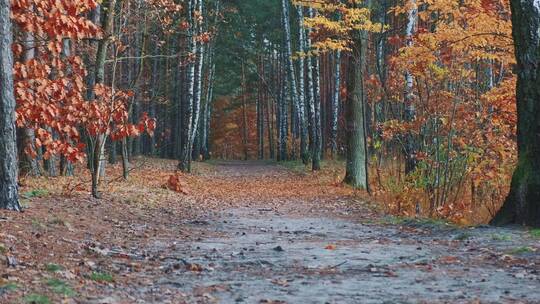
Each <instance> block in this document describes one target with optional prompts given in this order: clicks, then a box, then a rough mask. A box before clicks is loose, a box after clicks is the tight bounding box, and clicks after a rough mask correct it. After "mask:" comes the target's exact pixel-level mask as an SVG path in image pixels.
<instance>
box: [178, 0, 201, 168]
mask: <svg viewBox="0 0 540 304" xmlns="http://www.w3.org/2000/svg"><path fill="white" fill-rule="evenodd" d="M202 9H203V6H202V0H198V1H197V0H191V1H190V2H189V8H188V13H189V20H190V23H191V27H192V29H190V31H189V35H190V37H189V38H188V39H189V43H190V46H189V48H190V51H191V52H192V53H193V54H195V57H196V62H194V63H190V64H189V67H188V75H187V77H188V93H187V96H186V103H185V105H186V107H185V108H184V110H185V116H184V120H185V121H184V143H183V145H182V146H183V147H182V153H181V159H180V163H179V164H178V168H179V169H180V170H182V171H183V172H191V154H192V149H193V143H194V141H195V135H196V132H197V126H198V123H199V115H200V105H201V103H200V98H201V79H202V75H201V74H202V67H203V51H204V47H203V45H202V43H198V42H197V39H196V36H197V35H198V34H200V25H199V21H198V20H197V18H196V11H197V10H198V11H199V12H198V13H199V14H200V15H201V16H202Z"/></svg>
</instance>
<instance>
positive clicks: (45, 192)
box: [22, 189, 49, 198]
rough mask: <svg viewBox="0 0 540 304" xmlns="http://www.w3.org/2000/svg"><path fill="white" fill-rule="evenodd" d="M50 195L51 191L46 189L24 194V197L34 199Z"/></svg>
mask: <svg viewBox="0 0 540 304" xmlns="http://www.w3.org/2000/svg"><path fill="white" fill-rule="evenodd" d="M47 195H49V191H48V190H45V189H34V190H30V191H26V192H24V193H23V194H22V197H24V198H34V197H44V196H47Z"/></svg>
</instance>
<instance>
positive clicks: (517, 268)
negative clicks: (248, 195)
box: [156, 162, 540, 303]
mask: <svg viewBox="0 0 540 304" xmlns="http://www.w3.org/2000/svg"><path fill="white" fill-rule="evenodd" d="M216 166H217V168H216V172H219V173H218V174H216V175H215V177H216V178H220V177H226V178H229V179H230V178H233V179H238V180H239V181H241V180H244V179H246V178H248V179H253V178H259V177H261V176H279V174H282V173H283V169H280V168H279V167H275V166H273V165H268V164H264V163H243V162H228V163H218V164H217V165H216ZM258 190H260V189H256V188H254V189H250V190H248V191H254V192H256V191H258ZM304 203H306V204H309V202H304ZM263 205H264V204H263ZM263 205H262V206H263ZM291 208H292V209H294V208H295V206H290V205H287V204H285V205H280V206H279V207H277V208H273V209H272V208H264V207H259V208H254V207H251V208H238V207H236V208H233V209H228V210H226V211H223V212H220V213H218V214H217V215H215V216H210V217H208V218H204V219H201V220H199V221H196V222H189V223H187V224H188V225H191V226H197V227H198V228H199V229H203V230H207V231H208V235H212V236H210V237H203V238H200V239H199V240H197V241H194V242H192V243H189V244H187V246H183V247H182V249H181V250H179V251H178V252H177V256H175V257H170V260H169V263H170V265H169V266H170V267H172V269H173V270H172V271H171V273H169V274H167V275H166V276H164V277H162V278H160V280H159V281H158V282H156V284H157V285H160V286H168V288H178V289H180V290H182V292H183V293H185V295H186V300H187V302H218V303H233V302H237V303H266V302H269V303H272V301H274V302H275V303H282V302H283V303H419V302H424V303H459V302H462V303H474V302H475V301H477V300H478V301H481V302H482V303H501V302H507V303H526V302H530V303H540V292H538V289H539V288H540V280H539V278H540V277H539V273H538V270H539V265H540V264H539V261H540V259H539V256H538V252H537V251H535V250H537V249H538V245H539V244H538V241H535V240H534V239H532V238H529V237H527V234H526V233H525V232H523V231H519V230H509V229H494V228H487V227H486V228H477V229H467V230H462V229H457V228H453V227H450V226H447V225H443V224H440V223H439V224H438V223H429V222H410V223H386V224H385V222H388V221H385V220H384V219H366V218H364V219H362V218H360V219H358V220H351V219H348V220H345V219H341V218H336V217H333V216H320V215H317V216H312V215H303V216H298V215H299V214H301V212H302V211H301V210H299V212H297V213H294V212H293V213H292V214H293V215H289V213H290V209H291ZM298 208H301V207H300V206H298ZM216 235H217V236H216ZM511 253H513V254H511ZM178 263H180V264H182V265H181V266H178ZM184 264H187V265H188V267H194V268H197V269H196V270H197V271H191V272H187V273H186V272H185V270H184ZM175 267H176V268H179V269H180V270H179V271H174V269H175Z"/></svg>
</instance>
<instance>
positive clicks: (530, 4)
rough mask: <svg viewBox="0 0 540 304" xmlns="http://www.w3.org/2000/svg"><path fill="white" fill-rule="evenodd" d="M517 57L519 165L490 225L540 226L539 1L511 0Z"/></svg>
mask: <svg viewBox="0 0 540 304" xmlns="http://www.w3.org/2000/svg"><path fill="white" fill-rule="evenodd" d="M510 5H511V9H512V25H513V30H512V35H513V37H514V45H515V54H516V59H517V69H516V70H517V77H518V81H517V90H516V98H517V111H518V123H517V130H518V131H517V133H518V134H517V145H518V164H517V168H516V170H515V172H514V175H513V177H512V183H511V186H510V193H509V194H508V197H507V198H506V201H505V202H504V205H503V207H502V208H501V210H500V211H499V212H498V213H497V215H496V216H495V218H494V219H493V220H492V221H491V223H492V224H496V225H504V224H524V225H530V226H534V227H540V32H539V28H540V4H539V3H538V0H512V1H510Z"/></svg>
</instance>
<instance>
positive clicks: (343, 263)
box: [328, 261, 348, 269]
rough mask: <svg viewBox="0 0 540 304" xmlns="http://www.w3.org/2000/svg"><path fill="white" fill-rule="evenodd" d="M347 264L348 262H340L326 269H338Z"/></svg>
mask: <svg viewBox="0 0 540 304" xmlns="http://www.w3.org/2000/svg"><path fill="white" fill-rule="evenodd" d="M347 262H348V261H344V262H341V263H339V264H336V265H334V266H330V267H328V269H334V268H338V267H339V266H343V265H345V264H347Z"/></svg>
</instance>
